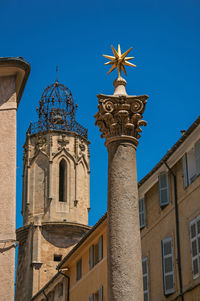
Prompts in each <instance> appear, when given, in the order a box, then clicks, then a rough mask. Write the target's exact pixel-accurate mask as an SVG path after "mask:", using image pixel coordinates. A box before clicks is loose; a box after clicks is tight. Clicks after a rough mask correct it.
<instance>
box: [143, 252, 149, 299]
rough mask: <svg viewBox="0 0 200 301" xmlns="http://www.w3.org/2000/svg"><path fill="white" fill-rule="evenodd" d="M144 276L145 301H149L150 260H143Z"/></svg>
mask: <svg viewBox="0 0 200 301" xmlns="http://www.w3.org/2000/svg"><path fill="white" fill-rule="evenodd" d="M142 274H143V290H144V301H149V275H148V274H149V271H148V258H147V257H145V258H144V259H142Z"/></svg>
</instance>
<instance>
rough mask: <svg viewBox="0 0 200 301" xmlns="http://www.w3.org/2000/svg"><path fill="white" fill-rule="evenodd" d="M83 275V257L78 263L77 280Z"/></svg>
mask: <svg viewBox="0 0 200 301" xmlns="http://www.w3.org/2000/svg"><path fill="white" fill-rule="evenodd" d="M81 277H82V259H79V261H78V262H77V264H76V280H77V281H78V280H80V279H81Z"/></svg>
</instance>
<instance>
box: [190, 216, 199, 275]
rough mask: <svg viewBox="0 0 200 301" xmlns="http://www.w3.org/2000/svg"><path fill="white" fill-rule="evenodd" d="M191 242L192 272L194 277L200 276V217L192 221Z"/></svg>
mask: <svg viewBox="0 0 200 301" xmlns="http://www.w3.org/2000/svg"><path fill="white" fill-rule="evenodd" d="M190 242H191V254H192V273H193V278H194V279H195V278H197V277H199V274H200V262H199V260H200V246H199V242H200V217H198V218H197V219H195V220H194V221H192V222H191V223H190Z"/></svg>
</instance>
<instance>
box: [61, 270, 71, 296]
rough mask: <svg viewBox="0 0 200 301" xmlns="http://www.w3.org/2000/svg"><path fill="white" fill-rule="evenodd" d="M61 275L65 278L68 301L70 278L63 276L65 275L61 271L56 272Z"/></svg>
mask: <svg viewBox="0 0 200 301" xmlns="http://www.w3.org/2000/svg"><path fill="white" fill-rule="evenodd" d="M58 272H59V273H60V274H61V275H63V276H64V277H65V278H67V280H68V281H67V301H69V290H70V277H69V276H67V275H65V273H63V272H62V270H59V271H58Z"/></svg>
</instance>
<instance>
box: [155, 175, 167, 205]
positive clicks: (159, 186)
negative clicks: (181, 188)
mask: <svg viewBox="0 0 200 301" xmlns="http://www.w3.org/2000/svg"><path fill="white" fill-rule="evenodd" d="M163 176H165V177H166V186H164V187H162V185H161V177H163ZM158 190H159V202H160V208H163V207H165V206H167V205H169V203H170V197H169V175H168V172H163V173H161V174H159V175H158ZM163 190H166V191H167V201H165V202H163V201H162V193H161V192H162V191H163Z"/></svg>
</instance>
